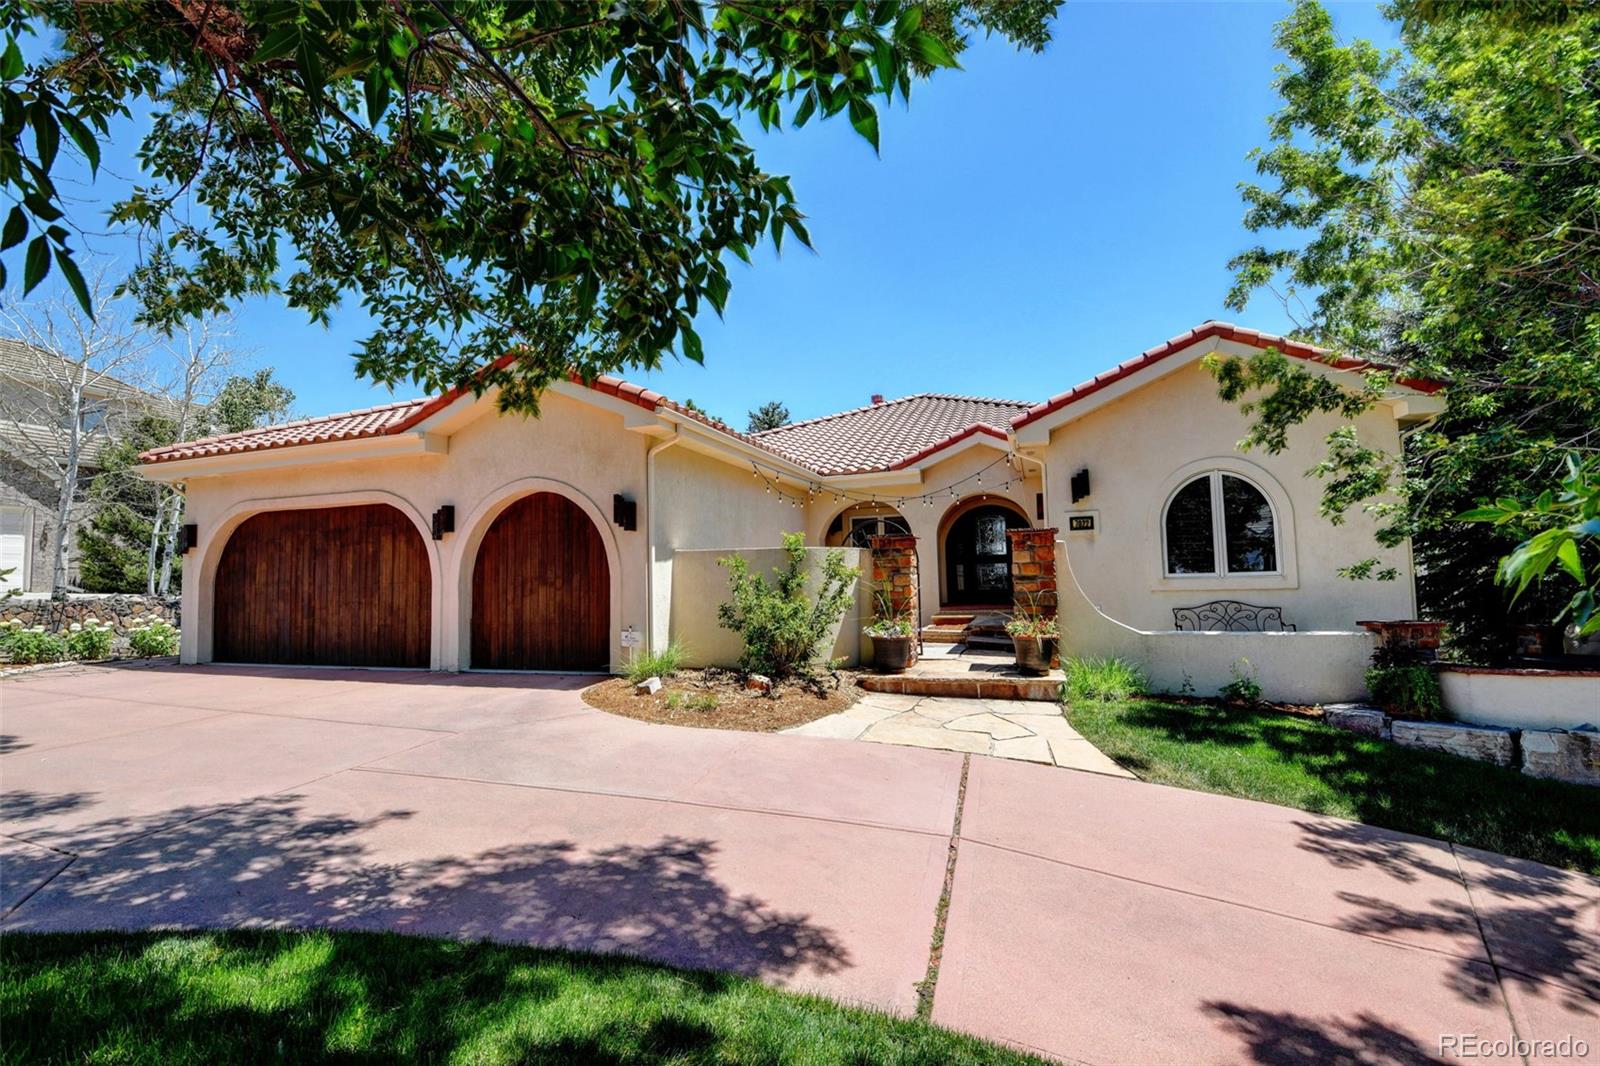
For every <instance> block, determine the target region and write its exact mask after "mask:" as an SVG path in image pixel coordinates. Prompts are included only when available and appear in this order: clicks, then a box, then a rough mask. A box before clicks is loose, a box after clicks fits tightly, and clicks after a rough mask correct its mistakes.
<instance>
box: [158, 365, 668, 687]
mask: <svg viewBox="0 0 1600 1066" xmlns="http://www.w3.org/2000/svg"><path fill="white" fill-rule="evenodd" d="M649 443H650V442H649V439H648V438H646V437H644V436H642V435H640V434H637V433H633V432H630V431H628V430H626V429H624V428H623V420H622V417H621V415H620V414H617V413H615V412H613V411H610V410H604V409H601V408H599V407H596V406H592V405H590V404H586V403H582V402H579V401H577V400H575V399H572V398H570V397H567V396H563V395H559V394H557V393H554V392H552V393H549V394H547V395H546V396H545V397H544V399H543V401H542V413H541V416H540V417H538V418H528V417H523V416H521V415H505V416H502V415H500V414H498V413H497V412H496V411H495V409H494V406H493V404H490V403H482V404H479V405H478V406H477V408H475V409H474V417H473V418H472V419H471V420H470V421H469V422H467V423H466V424H465V425H463V426H461V427H460V428H459V429H458V430H457V431H456V432H455V433H454V434H453V435H452V436H451V437H450V439H449V447H448V451H447V452H446V453H444V454H431V453H430V454H414V455H406V456H400V457H394V458H379V459H365V460H353V461H348V462H337V463H327V464H320V465H307V466H296V467H283V468H278V469H267V470H259V471H248V472H241V473H234V474H229V475H227V476H226V477H197V478H192V479H191V480H190V481H189V483H188V510H187V519H188V521H190V522H193V523H195V524H197V525H198V527H199V535H200V544H199V546H198V548H197V549H196V550H195V551H194V552H193V553H191V554H190V556H189V558H188V560H187V561H186V567H187V568H188V569H187V571H186V573H187V574H199V575H200V579H199V580H186V581H185V582H184V590H183V615H184V619H185V621H186V622H187V623H188V624H186V625H185V626H184V632H183V649H182V655H183V659H184V661H185V662H206V661H209V659H210V656H211V619H212V602H211V589H212V583H213V579H214V577H215V574H216V566H217V561H218V560H219V559H220V557H221V554H222V548H223V545H224V544H225V543H226V540H227V537H228V535H229V534H230V533H231V532H232V530H233V529H234V528H236V527H237V526H238V524H239V523H241V522H242V521H244V519H246V518H248V517H249V516H250V515H251V514H254V513H257V512H260V511H264V510H273V509H278V508H285V507H307V506H342V505H346V504H358V503H389V504H392V505H394V506H395V507H397V508H399V509H400V510H401V511H402V512H403V513H405V514H406V515H407V516H408V517H409V518H411V520H412V521H413V522H414V523H415V524H416V525H417V526H418V529H419V530H420V531H422V535H423V536H424V539H425V543H426V545H427V549H428V556H429V560H430V564H431V566H432V569H433V641H432V646H433V653H432V656H431V662H430V665H431V666H432V667H433V668H434V669H442V670H456V669H460V668H463V667H465V666H468V665H470V664H469V663H467V662H466V657H467V652H468V649H469V648H470V646H471V641H470V630H469V628H468V626H469V619H470V603H469V602H468V599H469V597H470V592H471V581H472V561H473V559H474V558H475V556H476V550H477V545H478V544H479V542H480V541H481V540H482V537H483V534H484V532H485V531H486V530H487V529H488V527H489V524H490V523H491V522H492V521H493V520H494V518H495V517H496V516H497V515H498V514H499V512H500V511H501V510H503V509H504V508H505V507H506V506H509V505H510V504H511V503H512V502H513V501H515V500H516V499H518V498H520V497H522V496H524V495H527V494H528V493H531V492H538V491H549V492H560V493H561V494H563V495H565V496H567V497H569V498H571V499H572V500H574V502H576V503H577V504H578V505H579V506H580V507H582V508H583V509H584V510H585V511H586V512H587V513H588V514H589V516H590V518H591V519H592V520H594V522H595V524H596V526H597V527H598V528H599V530H600V536H601V540H602V542H603V543H604V544H605V546H606V554H607V560H608V566H609V569H610V571H611V573H610V583H611V590H610V593H609V595H610V598H611V616H612V626H611V629H612V653H611V654H612V664H613V665H615V664H617V663H619V662H620V661H621V654H622V648H621V641H620V637H619V632H620V630H621V629H622V628H623V627H626V626H633V627H636V628H637V629H639V630H640V631H641V632H642V631H643V629H644V626H645V594H644V589H645V576H644V571H645V565H646V546H645V532H644V530H645V529H646V528H647V527H646V522H647V521H648V517H647V514H646V513H645V512H644V509H643V506H642V505H641V514H640V522H639V528H638V529H637V530H635V531H633V532H627V531H625V530H622V529H621V528H619V527H618V526H616V525H614V524H613V523H612V521H611V497H612V494H613V493H619V492H620V493H623V494H625V495H628V496H631V497H632V498H634V499H635V500H642V499H643V495H644V489H645V484H644V482H645V463H644V459H645V452H646V450H647V448H648V445H649ZM442 504H453V505H454V506H455V509H456V532H454V533H453V534H449V535H447V536H446V537H445V538H444V539H443V540H442V541H434V540H432V539H428V538H427V533H426V531H427V529H428V523H429V516H431V515H432V513H433V511H434V510H435V509H436V508H437V507H439V506H440V505H442Z"/></svg>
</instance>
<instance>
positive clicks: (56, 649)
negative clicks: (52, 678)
mask: <svg viewBox="0 0 1600 1066" xmlns="http://www.w3.org/2000/svg"><path fill="white" fill-rule="evenodd" d="M0 650H3V651H4V652H5V653H6V656H7V657H8V658H9V659H10V660H11V661H12V662H13V663H15V664H17V665H18V666H27V665H30V664H32V663H58V662H60V661H61V660H62V659H65V658H66V657H67V642H66V641H64V640H62V639H61V637H59V636H58V635H56V634H55V633H46V632H45V631H44V626H33V627H32V628H30V629H24V628H23V626H22V622H21V621H20V620H18V619H15V618H13V619H12V620H11V622H10V624H9V625H7V626H6V627H5V629H4V631H3V632H0Z"/></svg>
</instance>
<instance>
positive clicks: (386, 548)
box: [211, 504, 433, 669]
mask: <svg viewBox="0 0 1600 1066" xmlns="http://www.w3.org/2000/svg"><path fill="white" fill-rule="evenodd" d="M212 604H213V606H212V633H213V637H212V654H211V657H212V659H213V660H215V661H217V662H235V663H281V664H289V665H306V666H391V667H420V668H424V669H426V668H427V666H428V644H429V633H430V631H431V621H432V607H433V593H432V579H431V575H430V572H429V566H428V548H427V545H426V544H425V543H424V542H423V540H422V536H421V534H420V533H419V532H418V531H417V527H416V526H415V525H414V524H412V522H411V520H410V519H409V518H407V517H406V516H405V515H404V514H402V513H401V512H400V511H399V510H398V509H396V508H394V507H391V506H389V505H388V504H363V505H359V506H351V507H310V508H304V509H298V510H289V511H263V512H261V513H260V514H256V515H252V516H251V517H249V518H247V519H245V520H244V522H242V523H241V524H240V525H239V527H238V528H237V529H235V530H234V531H233V535H232V536H230V537H229V538H228V543H227V544H226V545H225V546H224V547H223V550H222V558H221V560H220V561H219V562H218V564H217V576H216V581H215V584H214V590H213V594H212Z"/></svg>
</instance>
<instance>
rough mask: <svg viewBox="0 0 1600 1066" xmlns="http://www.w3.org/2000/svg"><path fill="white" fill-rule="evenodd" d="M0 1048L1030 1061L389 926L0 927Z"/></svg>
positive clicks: (771, 993)
mask: <svg viewBox="0 0 1600 1066" xmlns="http://www.w3.org/2000/svg"><path fill="white" fill-rule="evenodd" d="M0 1032H3V1033H4V1037H3V1039H0V1058H3V1059H4V1060H5V1061H7V1062H29V1063H33V1062H62V1063H65V1062H119V1063H120V1062H127V1063H141V1062H142V1063H161V1064H167V1063H217V1062H251V1063H255V1062H263V1061H278V1062H306V1061H332V1060H337V1061H340V1062H391V1061H395V1060H405V1061H427V1062H470V1063H499V1062H548V1063H569V1062H586V1063H590V1062H597V1063H658V1062H661V1063H702V1062H705V1063H783V1062H792V1063H805V1064H811V1063H819V1064H821V1063H879V1062H882V1063H930V1064H932V1063H945V1062H952V1061H960V1062H972V1063H1025V1062H1026V1063H1036V1062H1038V1061H1039V1060H1038V1059H1033V1058H1030V1057H1028V1056H1025V1055H1021V1054H1018V1053H1016V1052H1013V1051H1008V1050H1005V1049H1002V1048H999V1047H996V1046H994V1045H991V1044H985V1043H983V1042H981V1041H978V1040H975V1039H972V1038H970V1037H965V1036H960V1035H957V1034H955V1033H951V1032H947V1031H945V1030H943V1029H938V1028H935V1027H933V1026H931V1025H929V1024H927V1023H926V1022H921V1021H913V1020H908V1019H900V1018H891V1017H888V1016H886V1015H883V1014H878V1013H874V1012H871V1011H865V1010H856V1009H849V1008H845V1007H841V1006H838V1005H836V1004H833V1003H829V1002H827V1001H825V1000H821V999H815V998H811V997H806V996H798V995H793V994H789V993H784V992H779V991H776V990H773V989H770V988H767V987H765V986H763V985H761V984H758V983H757V982H755V981H751V980H748V979H745V978H740V977H732V976H728V975H725V974H711V973H696V972H689V971H683V970H674V969H670V968H667V967H662V966H653V965H649V964H647V963H642V962H636V961H631V960H626V959H615V958H603V957H598V956H590V955H577V954H570V953H565V952H558V951H541V950H537V949H532V948H517V947H506V946H500V945H494V944H486V943H471V944H463V943H457V942H454V941H444V940H428V939H421V938H416V937H403V936H396V935H388V934H364V933H327V932H307V933H290V932H228V933H182V934H173V933H129V934H123V933H90V934H49V935H38V934H10V935H7V936H4V937H0Z"/></svg>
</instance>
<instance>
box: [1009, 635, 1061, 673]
mask: <svg viewBox="0 0 1600 1066" xmlns="http://www.w3.org/2000/svg"><path fill="white" fill-rule="evenodd" d="M1055 645H1056V642H1055V638H1054V637H1012V638H1011V646H1012V647H1013V648H1015V649H1016V652H1017V669H1018V670H1021V671H1022V672H1023V673H1025V674H1048V673H1049V672H1050V660H1051V659H1052V658H1053V657H1054V656H1055V650H1056V647H1055Z"/></svg>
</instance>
